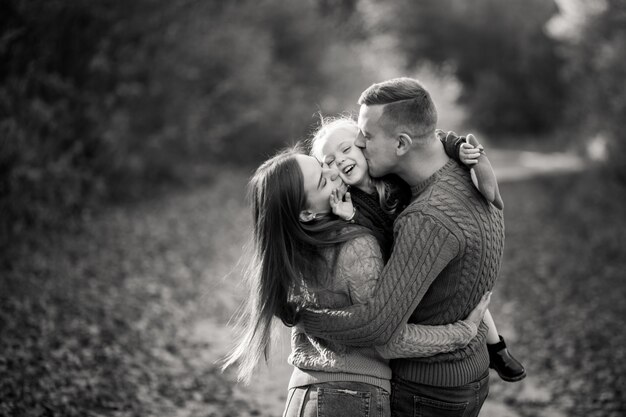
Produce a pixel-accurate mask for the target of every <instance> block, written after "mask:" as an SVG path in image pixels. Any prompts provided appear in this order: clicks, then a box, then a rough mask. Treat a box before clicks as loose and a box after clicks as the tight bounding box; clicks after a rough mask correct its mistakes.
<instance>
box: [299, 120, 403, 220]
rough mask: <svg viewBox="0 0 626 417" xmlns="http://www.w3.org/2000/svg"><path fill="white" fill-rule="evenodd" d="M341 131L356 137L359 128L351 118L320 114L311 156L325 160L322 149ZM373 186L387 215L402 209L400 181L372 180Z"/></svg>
mask: <svg viewBox="0 0 626 417" xmlns="http://www.w3.org/2000/svg"><path fill="white" fill-rule="evenodd" d="M339 129H350V130H353V131H354V135H355V136H356V135H357V134H358V133H359V126H358V125H357V123H356V122H355V121H354V119H353V118H352V117H350V116H339V117H323V116H322V115H321V114H320V126H319V128H318V129H317V130H316V131H315V133H313V136H312V137H311V139H310V142H311V155H313V156H314V157H316V158H317V159H319V160H320V161H321V160H322V158H323V152H322V148H323V147H324V144H325V143H326V140H327V139H328V137H329V136H330V135H331V134H333V132H335V131H337V130H339ZM371 181H372V185H373V186H374V188H375V189H376V192H377V193H378V203H379V204H380V207H381V208H382V209H383V210H384V211H385V212H386V213H387V214H394V213H396V212H397V211H398V209H400V208H401V201H400V200H399V199H398V198H397V195H398V193H399V192H400V191H401V187H400V186H399V185H398V181H397V180H396V181H385V180H383V179H380V178H371Z"/></svg>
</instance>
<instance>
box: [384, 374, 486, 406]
mask: <svg viewBox="0 0 626 417" xmlns="http://www.w3.org/2000/svg"><path fill="white" fill-rule="evenodd" d="M488 393H489V371H487V372H485V373H484V374H483V375H482V376H481V377H480V378H478V380H476V381H474V382H470V383H469V384H467V385H462V386H460V387H433V386H430V385H423V384H418V383H415V382H410V381H405V380H403V379H400V378H394V379H393V380H392V381H391V409H392V416H393V417H434V416H437V417H475V416H477V415H478V413H479V412H480V408H481V407H482V405H483V403H484V402H485V399H486V398H487V394H488Z"/></svg>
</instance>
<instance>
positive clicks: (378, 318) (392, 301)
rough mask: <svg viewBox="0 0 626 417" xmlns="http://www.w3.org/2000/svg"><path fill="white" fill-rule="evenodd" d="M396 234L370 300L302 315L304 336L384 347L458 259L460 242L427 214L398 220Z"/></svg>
mask: <svg viewBox="0 0 626 417" xmlns="http://www.w3.org/2000/svg"><path fill="white" fill-rule="evenodd" d="M395 231H396V234H395V236H396V240H395V244H394V250H393V253H392V254H391V258H390V259H389V262H387V264H386V265H385V267H384V268H383V271H382V273H381V274H380V278H378V276H377V279H376V280H375V282H376V286H375V288H374V290H373V294H372V297H371V298H369V299H367V301H366V302H365V303H362V304H355V305H351V306H348V307H344V308H341V309H336V310H329V309H314V308H311V309H306V310H303V311H302V312H301V316H300V323H299V325H300V326H301V327H302V328H303V329H304V331H306V333H307V334H309V335H311V336H315V337H320V338H322V339H328V340H333V341H335V342H338V343H341V344H344V345H348V346H374V345H384V344H386V343H388V342H389V341H390V340H391V339H392V337H393V336H395V334H396V331H398V330H399V329H400V326H402V325H403V324H404V323H406V322H407V321H408V319H409V317H410V316H411V314H412V313H413V311H414V310H415V308H416V307H417V305H418V304H419V302H420V301H421V300H422V297H424V295H425V294H426V291H427V290H428V288H429V287H430V285H431V284H432V282H433V281H434V280H435V278H436V277H437V276H438V275H439V273H440V272H441V271H442V270H443V269H444V268H445V267H446V266H447V265H448V263H449V262H450V261H451V260H452V259H454V258H455V257H456V256H457V254H458V251H459V250H460V242H459V241H458V240H457V238H456V236H455V235H454V234H453V233H452V232H451V231H450V229H449V228H448V227H447V226H446V225H444V224H443V223H442V221H441V220H438V219H437V218H435V217H434V216H431V215H429V214H425V213H419V212H412V213H411V214H409V215H402V216H401V218H398V219H397V220H396V225H395ZM371 239H374V238H373V237H371ZM349 244H350V242H349V243H347V244H346V245H349ZM344 246H345V245H344ZM378 254H379V256H380V249H378ZM362 255H363V253H357V254H356V260H354V261H353V262H354V263H356V264H357V265H358V264H359V259H361V258H364V256H362ZM381 262H382V259H381ZM356 273H357V274H358V272H356ZM356 291H358V288H357V289H356Z"/></svg>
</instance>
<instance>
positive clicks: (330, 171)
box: [323, 167, 339, 181]
mask: <svg viewBox="0 0 626 417" xmlns="http://www.w3.org/2000/svg"><path fill="white" fill-rule="evenodd" d="M323 170H324V172H323V173H324V175H326V176H327V177H328V178H330V180H331V181H335V180H336V179H337V177H338V176H339V172H338V171H337V170H336V169H335V168H331V167H326V168H323Z"/></svg>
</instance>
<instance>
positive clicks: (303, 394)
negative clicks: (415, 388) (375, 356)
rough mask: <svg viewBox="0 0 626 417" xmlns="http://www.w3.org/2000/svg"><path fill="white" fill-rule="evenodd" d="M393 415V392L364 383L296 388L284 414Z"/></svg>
mask: <svg viewBox="0 0 626 417" xmlns="http://www.w3.org/2000/svg"><path fill="white" fill-rule="evenodd" d="M352 416H353V417H390V416H391V410H390V408H389V393H388V392H387V391H385V390H384V389H382V388H379V387H377V386H375V385H370V384H365V383H362V382H324V383H321V384H314V385H307V386H304V387H297V388H292V389H290V390H289V393H288V394H287V404H286V406H285V412H284V413H283V417H352Z"/></svg>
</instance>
